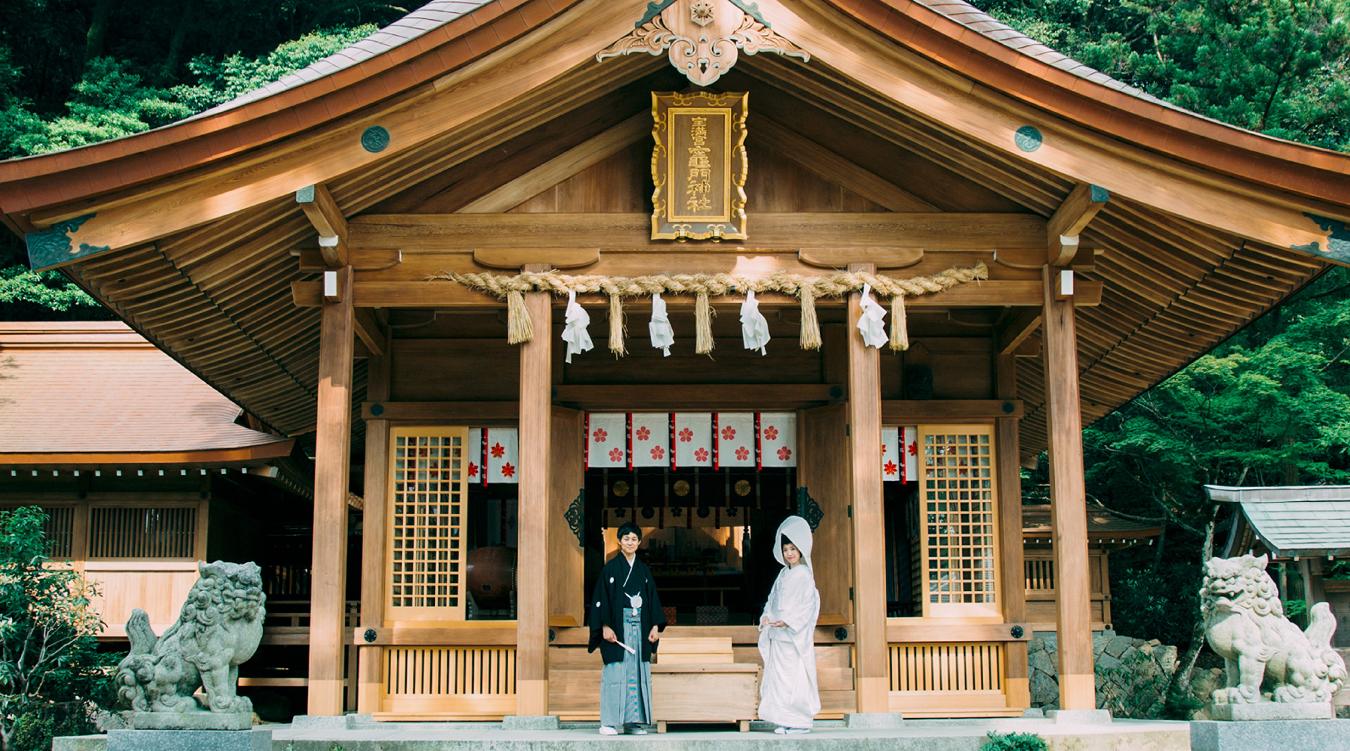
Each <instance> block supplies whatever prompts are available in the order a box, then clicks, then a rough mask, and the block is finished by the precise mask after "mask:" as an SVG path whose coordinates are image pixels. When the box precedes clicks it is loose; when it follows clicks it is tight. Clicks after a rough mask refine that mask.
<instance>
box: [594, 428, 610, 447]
mask: <svg viewBox="0 0 1350 751" xmlns="http://www.w3.org/2000/svg"><path fill="white" fill-rule="evenodd" d="M608 437H609V433H606V432H605V429H604V428H596V429H595V430H594V431H592V432H591V438H593V439H595V442H596V443H604V442H605V439H606V438H608Z"/></svg>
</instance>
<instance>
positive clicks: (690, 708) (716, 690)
mask: <svg viewBox="0 0 1350 751" xmlns="http://www.w3.org/2000/svg"><path fill="white" fill-rule="evenodd" d="M759 674H760V666H759V665H756V664H753V663H738V662H736V661H735V656H734V653H733V652H732V649H731V637H729V636H726V637H698V638H666V639H662V640H661V651H660V652H659V653H658V655H657V661H656V664H654V665H652V714H653V715H654V716H655V717H654V719H655V720H656V732H658V733H664V732H666V725H667V724H668V723H672V722H734V723H737V725H738V726H739V728H740V731H741V732H742V733H744V732H746V731H748V730H749V729H750V721H751V720H753V719H754V718H755V716H756V713H757V712H758V710H759Z"/></svg>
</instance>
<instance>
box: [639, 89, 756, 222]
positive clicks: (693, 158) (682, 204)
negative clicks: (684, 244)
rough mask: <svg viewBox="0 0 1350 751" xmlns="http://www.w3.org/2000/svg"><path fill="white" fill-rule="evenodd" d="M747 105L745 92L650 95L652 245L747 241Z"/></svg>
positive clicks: (747, 94)
mask: <svg viewBox="0 0 1350 751" xmlns="http://www.w3.org/2000/svg"><path fill="white" fill-rule="evenodd" d="M749 99H750V94H749V93H748V92H715V91H693V92H687V93H681V92H660V91H653V92H652V140H653V141H655V146H654V147H653V149H652V184H653V185H654V186H655V188H654V189H653V190H652V239H653V240H713V241H714V242H715V241H718V240H744V239H746V237H747V235H746V222H745V176H746V172H747V169H748V165H749V161H748V159H747V158H746V154H745V135H746V131H745V118H746V113H747V109H748V102H749ZM672 155H676V156H675V157H672Z"/></svg>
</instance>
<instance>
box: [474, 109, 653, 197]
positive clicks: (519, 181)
mask: <svg viewBox="0 0 1350 751" xmlns="http://www.w3.org/2000/svg"><path fill="white" fill-rule="evenodd" d="M651 132H652V116H651V113H650V112H647V111H645V110H644V111H643V112H639V113H638V114H636V115H633V116H632V117H630V118H628V119H627V120H624V121H623V122H621V123H619V124H618V125H615V126H614V127H612V128H610V129H609V130H607V131H605V132H603V133H601V134H600V135H598V136H596V137H594V138H592V139H590V140H589V141H586V142H585V143H582V144H580V145H578V146H575V147H573V148H571V149H568V150H567V151H564V152H563V153H562V154H559V155H558V156H556V157H554V158H553V159H550V160H548V161H547V162H544V163H543V164H541V165H539V166H538V167H535V168H534V169H532V170H530V171H529V172H526V173H525V174H523V175H521V176H520V177H517V178H516V179H514V180H512V181H510V182H508V183H506V184H505V185H502V186H500V187H498V188H497V189H495V190H493V191H492V192H491V193H488V194H487V195H485V196H483V197H481V198H478V199H477V200H475V201H473V202H472V203H470V204H469V205H467V206H465V207H464V208H462V209H460V210H459V211H460V213H464V214H495V213H500V212H503V211H510V210H511V209H514V208H515V207H517V206H519V205H520V204H522V203H524V202H526V201H528V200H529V199H531V198H533V197H535V196H536V195H539V194H540V193H542V192H544V191H545V190H548V189H549V188H552V187H553V186H554V185H557V184H558V183H560V182H562V181H564V180H566V179H568V178H570V177H572V176H574V175H577V174H579V173H580V172H581V171H583V170H585V169H587V168H588V167H592V166H594V165H596V164H599V163H600V162H603V161H604V160H606V159H608V158H609V157H611V156H614V155H615V154H617V153H619V152H621V151H623V150H624V149H626V148H628V147H629V146H632V145H633V144H635V143H637V142H638V141H641V140H642V139H644V138H650V137H651Z"/></svg>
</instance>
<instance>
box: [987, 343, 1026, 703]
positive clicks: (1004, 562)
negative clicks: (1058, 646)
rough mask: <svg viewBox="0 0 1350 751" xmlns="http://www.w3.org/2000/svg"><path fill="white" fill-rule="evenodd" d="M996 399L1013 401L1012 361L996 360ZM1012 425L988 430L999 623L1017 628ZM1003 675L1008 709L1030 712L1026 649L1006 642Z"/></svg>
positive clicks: (1021, 599) (1022, 610)
mask: <svg viewBox="0 0 1350 751" xmlns="http://www.w3.org/2000/svg"><path fill="white" fill-rule="evenodd" d="M995 377H996V383H997V389H998V398H1000V399H1016V398H1017V359H1016V357H1015V356H1013V355H1011V354H1006V355H998V360H997V363H996V368H995ZM1017 423H1018V419H1017V418H1015V417H1000V418H999V419H998V420H997V421H996V422H995V424H994V435H995V438H994V440H995V441H996V443H997V446H996V448H997V452H998V456H997V459H998V509H999V514H998V525H999V553H1000V554H999V558H1000V560H999V566H1000V569H999V588H1000V589H1001V590H1002V595H1003V619H1004V620H1005V621H1006V622H1008V623H1021V622H1023V621H1025V620H1026V617H1027V597H1026V575H1025V571H1024V565H1025V564H1024V563H1023V561H1022V545H1023V542H1022V478H1021V472H1020V471H1019V464H1020V462H1021V446H1020V445H1019V441H1018V433H1017V430H1018V425H1017ZM1005 654H1006V656H1007V667H1006V672H1005V674H1004V677H1005V681H1004V685H1005V686H1006V693H1007V697H1008V706H1009V707H1021V708H1023V709H1025V708H1027V707H1030V706H1031V683H1030V679H1029V675H1028V665H1027V643H1026V642H1023V641H1014V642H1008V644H1007V646H1006V649H1005Z"/></svg>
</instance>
